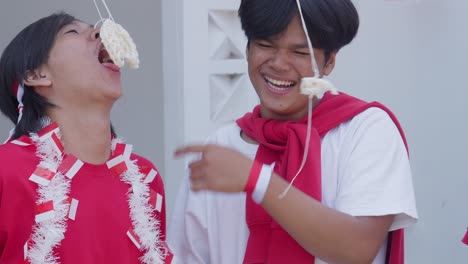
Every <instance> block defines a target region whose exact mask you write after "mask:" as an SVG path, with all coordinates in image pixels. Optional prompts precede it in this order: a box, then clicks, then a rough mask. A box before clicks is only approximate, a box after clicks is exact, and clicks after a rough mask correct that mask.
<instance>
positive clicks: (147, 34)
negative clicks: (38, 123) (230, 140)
mask: <svg viewBox="0 0 468 264" xmlns="http://www.w3.org/2000/svg"><path fill="white" fill-rule="evenodd" d="M97 2H98V3H100V2H101V1H99V0H98V1H97ZM107 4H108V6H109V8H110V10H111V12H112V15H113V17H114V19H115V20H116V22H118V23H120V24H122V25H123V26H124V27H125V28H126V29H127V30H128V31H129V32H130V34H131V35H132V38H133V39H134V41H135V43H136V45H137V48H138V51H139V55H140V68H139V69H138V70H129V69H128V68H124V70H123V72H122V73H123V74H122V81H123V87H124V96H123V97H122V98H121V99H120V100H119V101H118V102H117V104H116V106H115V107H114V111H113V118H112V120H113V124H114V126H115V127H116V130H117V133H118V134H119V136H122V137H124V138H125V139H126V141H127V142H128V143H130V144H133V145H134V149H135V152H137V153H138V154H141V155H143V156H145V157H147V158H148V159H149V160H151V161H152V162H153V163H154V164H155V165H156V166H157V167H158V168H159V169H160V170H161V172H162V173H163V172H164V151H163V149H164V136H163V135H164V131H163V111H164V110H163V88H162V62H161V60H162V59H161V57H162V54H161V49H162V43H161V42H162V41H161V19H160V17H161V2H160V1H126V0H111V1H109V0H108V1H107ZM59 10H64V11H66V12H68V13H70V14H72V15H74V16H76V17H77V18H79V19H81V20H83V21H85V22H87V23H90V24H94V23H95V22H97V21H98V20H99V16H98V13H97V11H96V9H95V7H94V4H93V1H92V0H86V1H82V0H79V1H73V0H40V1H31V0H14V1H2V2H1V3H0V50H2V51H3V49H4V48H5V47H6V45H7V44H8V43H9V42H10V41H11V40H12V39H13V37H14V36H15V35H16V34H17V33H18V32H19V31H20V30H21V29H23V28H24V27H26V26H27V25H29V24H31V23H32V22H34V21H36V20H37V19H39V18H41V17H44V16H47V15H49V14H51V13H53V12H56V11H59ZM101 12H105V9H104V8H102V9H101ZM77 74H79V73H77ZM11 127H12V124H11V123H10V122H9V121H8V120H7V119H6V118H5V117H4V116H3V115H2V116H0V140H1V142H3V141H4V139H6V137H7V135H8V131H9V130H10V128H11Z"/></svg>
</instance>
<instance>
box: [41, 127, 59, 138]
mask: <svg viewBox="0 0 468 264" xmlns="http://www.w3.org/2000/svg"><path fill="white" fill-rule="evenodd" d="M58 132H59V127H58V125H57V123H51V124H50V125H48V126H46V127H45V128H44V129H42V130H41V131H39V133H37V135H38V136H39V137H40V138H45V137H49V136H51V135H52V133H58Z"/></svg>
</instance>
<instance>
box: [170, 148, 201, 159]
mask: <svg viewBox="0 0 468 264" xmlns="http://www.w3.org/2000/svg"><path fill="white" fill-rule="evenodd" d="M205 149H206V145H189V146H185V147H181V148H178V149H176V151H175V152H174V155H175V156H176V157H177V156H181V155H185V154H191V153H200V152H203V151H204V150H205Z"/></svg>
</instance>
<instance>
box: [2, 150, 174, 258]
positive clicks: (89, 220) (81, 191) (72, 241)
mask: <svg viewBox="0 0 468 264" xmlns="http://www.w3.org/2000/svg"><path fill="white" fill-rule="evenodd" d="M35 151H36V147H35V146H26V147H24V146H18V145H15V144H12V143H7V144H5V145H0V263H1V264H3V263H15V264H17V263H20V262H21V261H22V260H23V259H24V245H25V243H26V241H28V239H29V237H30V236H31V233H32V227H33V225H34V224H35V221H34V217H35V213H34V210H35V204H36V197H37V196H36V189H37V184H36V183H34V182H32V181H30V180H29V177H30V176H31V174H32V173H33V172H34V170H35V169H36V166H37V165H38V163H39V158H37V157H36V155H35ZM131 159H132V160H135V159H136V160H137V165H138V166H139V167H140V168H141V167H143V166H149V167H151V168H153V169H155V170H156V168H155V167H154V165H153V164H152V163H151V162H149V161H148V160H146V159H144V158H142V157H140V156H138V155H134V154H132V156H131ZM156 171H157V170H156ZM150 187H151V188H152V189H153V190H154V191H156V192H157V193H159V194H160V195H162V197H164V187H163V182H162V179H161V176H160V175H159V173H158V175H157V176H156V178H155V179H154V180H153V182H152V183H150ZM129 188H130V185H128V184H126V183H124V182H122V181H121V180H120V178H119V177H118V176H114V174H112V173H111V171H109V169H108V168H107V165H106V164H102V165H92V164H87V163H85V164H84V165H83V167H82V168H81V169H80V170H79V171H78V173H77V174H76V175H75V177H74V178H73V180H72V182H71V190H70V197H72V198H74V199H76V200H78V201H79V204H78V208H77V211H76V218H75V220H70V219H68V220H67V230H66V232H65V234H64V236H65V238H64V239H63V240H62V242H61V244H60V245H58V246H57V247H55V249H54V253H55V254H54V255H56V256H58V257H59V262H60V263H80V264H82V263H86V264H92V263H99V264H102V263H140V261H139V258H140V257H141V256H142V253H141V252H140V251H139V250H138V249H137V248H136V246H135V245H134V244H133V243H132V241H131V240H130V239H129V238H128V237H127V231H128V230H129V229H131V228H132V224H131V219H130V215H129V206H128V202H127V200H128V198H127V193H128V191H129ZM155 216H156V217H157V218H158V220H159V222H160V226H159V228H160V234H161V239H162V240H163V241H165V236H166V208H165V202H164V199H163V203H162V207H161V211H160V212H158V211H156V210H155Z"/></svg>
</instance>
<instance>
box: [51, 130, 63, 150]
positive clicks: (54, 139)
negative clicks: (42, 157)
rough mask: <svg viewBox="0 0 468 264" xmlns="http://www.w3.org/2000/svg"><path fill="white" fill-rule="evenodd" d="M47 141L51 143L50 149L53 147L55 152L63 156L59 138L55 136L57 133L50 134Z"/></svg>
mask: <svg viewBox="0 0 468 264" xmlns="http://www.w3.org/2000/svg"><path fill="white" fill-rule="evenodd" d="M49 140H51V141H52V147H54V150H55V152H57V153H59V154H63V151H64V147H63V145H62V142H61V141H60V138H59V137H58V136H57V133H55V132H53V133H52V134H50V138H49Z"/></svg>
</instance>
